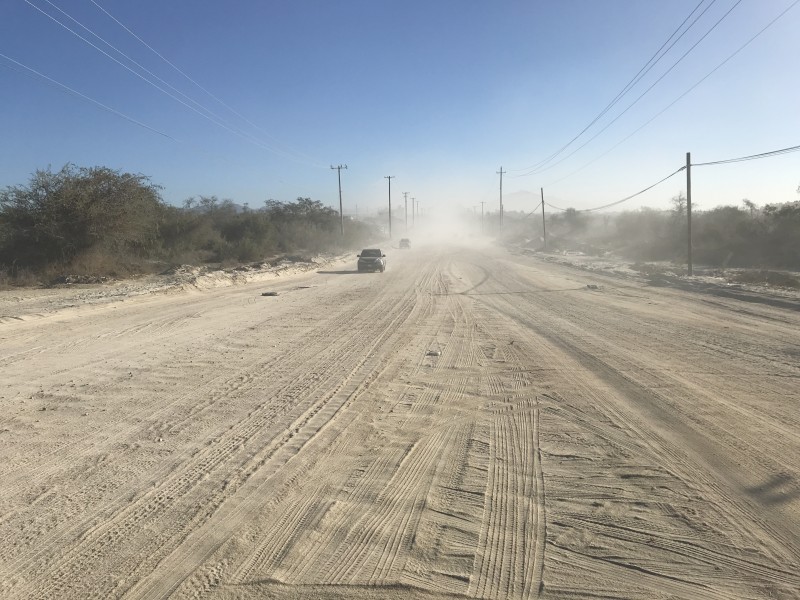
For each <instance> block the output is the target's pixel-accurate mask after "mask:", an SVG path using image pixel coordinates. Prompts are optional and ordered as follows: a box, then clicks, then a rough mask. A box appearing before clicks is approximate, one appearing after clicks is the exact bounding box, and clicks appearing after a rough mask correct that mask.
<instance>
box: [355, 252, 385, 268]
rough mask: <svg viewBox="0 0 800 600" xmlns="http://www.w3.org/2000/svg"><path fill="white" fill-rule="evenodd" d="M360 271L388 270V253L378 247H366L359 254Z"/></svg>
mask: <svg viewBox="0 0 800 600" xmlns="http://www.w3.org/2000/svg"><path fill="white" fill-rule="evenodd" d="M358 270H359V271H373V272H374V271H380V272H381V273H383V272H384V271H385V270H386V255H385V254H384V253H383V252H381V251H380V249H378V248H364V249H363V250H362V251H361V254H359V255H358Z"/></svg>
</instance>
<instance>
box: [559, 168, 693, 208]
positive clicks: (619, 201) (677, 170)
mask: <svg viewBox="0 0 800 600" xmlns="http://www.w3.org/2000/svg"><path fill="white" fill-rule="evenodd" d="M685 170H686V166H685V165H684V166H682V167H681V168H680V169H676V170H675V171H673V172H672V173H670V174H669V175H667V176H666V177H664V178H662V179H659V180H658V181H656V182H655V183H654V184H652V185H648V186H647V187H646V188H644V189H643V190H639V191H638V192H636V193H635V194H631V195H630V196H625V197H624V198H622V199H620V200H616V201H614V202H609V203H608V204H603V205H602V206H595V207H593V208H581V209H575V212H594V211H596V210H603V209H604V208H611V207H612V206H616V205H617V204H622V203H623V202H627V201H628V200H632V199H633V198H636V196H641V195H642V194H644V193H645V192H648V191H650V190H652V189H653V188H654V187H656V186H657V185H659V184H661V183H664V182H665V181H666V180H667V179H670V178H671V177H674V176H675V175H677V174H678V173H680V172H681V171H685ZM545 204H546V205H547V206H549V207H550V208H554V209H556V210H563V211H566V210H569V209H568V208H561V207H560V206H555V205H553V204H550V203H549V202H545Z"/></svg>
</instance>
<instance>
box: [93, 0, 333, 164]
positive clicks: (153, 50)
mask: <svg viewBox="0 0 800 600" xmlns="http://www.w3.org/2000/svg"><path fill="white" fill-rule="evenodd" d="M89 1H90V2H91V3H92V4H94V5H95V6H96V7H97V8H98V9H99V10H101V11H102V12H103V13H104V14H105V15H106V16H108V18H109V19H111V20H112V21H114V22H115V23H116V24H117V25H119V26H120V27H122V29H124V30H125V31H127V32H128V33H129V34H130V35H131V36H133V37H134V38H135V39H136V40H137V41H138V42H140V43H141V44H142V45H143V46H144V47H145V48H147V49H148V50H150V51H151V52H152V53H153V54H155V55H156V56H157V57H158V58H160V59H161V60H162V61H164V62H165V63H167V64H168V65H169V66H170V67H172V68H173V69H174V70H175V71H177V72H178V73H180V74H181V75H182V76H183V77H185V78H186V79H187V80H188V81H189V82H191V83H192V84H193V85H195V86H196V87H197V88H198V89H200V90H201V91H203V92H205V93H206V94H207V95H208V96H210V97H211V98H213V99H214V100H215V101H217V102H218V103H219V104H220V105H222V106H224V107H225V108H226V109H228V110H229V111H230V112H231V113H233V114H234V115H236V116H237V117H239V118H240V119H242V120H243V121H244V122H245V123H247V124H248V125H250V126H251V127H253V128H254V129H257V130H258V131H260V132H261V133H263V134H264V135H265V136H267V137H268V138H270V139H271V140H272V141H274V142H276V143H278V144H283V143H282V142H281V141H280V140H278V139H277V138H276V137H275V136H273V135H272V134H270V133H269V132H268V131H266V130H265V129H263V128H262V127H260V126H259V125H257V124H256V123H254V122H253V121H251V120H250V119H248V118H247V117H246V116H244V115H243V114H241V113H240V112H238V111H237V110H236V109H234V108H233V107H232V106H230V105H229V104H227V103H226V102H224V101H223V100H222V99H220V98H219V97H218V96H216V95H214V94H213V93H211V92H210V91H209V90H207V89H206V88H204V87H203V86H202V85H200V84H199V83H197V81H195V80H194V79H192V78H191V77H190V76H189V75H188V74H187V73H186V72H185V71H183V70H181V69H180V68H179V67H178V66H177V65H175V64H174V63H173V62H171V61H170V60H169V59H167V58H166V57H165V56H164V55H163V54H161V53H160V52H159V51H158V50H156V49H155V48H153V47H152V46H151V45H150V44H148V43H147V42H146V41H144V40H143V39H142V38H141V37H139V36H138V35H136V33H134V32H133V31H132V30H131V29H130V28H128V27H127V26H126V25H125V24H124V23H122V22H121V21H120V20H119V19H117V18H116V17H115V16H114V15H112V14H111V13H110V12H108V11H107V10H106V9H105V8H103V7H102V6H100V5H99V4H98V3H97V2H95V0H89ZM283 145H284V146H286V148H287V149H288V150H289V151H290V153H292V154H296V155H297V156H298V157H303V158H306V159H307V160H309V161H310V163H312V164H313V166H316V167H319V168H323V169H324V168H325V165H323V164H322V163H321V162H320V161H318V160H316V159H315V158H313V157H311V156H309V155H307V154H305V153H303V152H299V151H297V150H292V149H291V148H289V147H288V146H287V145H286V144H283Z"/></svg>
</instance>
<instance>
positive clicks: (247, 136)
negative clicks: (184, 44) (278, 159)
mask: <svg viewBox="0 0 800 600" xmlns="http://www.w3.org/2000/svg"><path fill="white" fill-rule="evenodd" d="M45 1H46V2H48V3H49V4H51V5H53V6H55V5H54V4H53V3H52V2H50V0H45ZM24 2H25V3H26V4H28V5H30V6H31V7H33V8H34V9H36V10H37V11H39V12H40V13H42V14H43V15H44V16H46V17H47V18H48V19H50V20H52V21H54V22H55V23H57V24H58V25H60V26H61V27H63V28H64V29H66V30H67V31H69V32H70V33H71V34H73V35H74V36H75V37H77V38H78V39H80V40H82V41H83V42H85V43H86V44H88V45H89V46H91V47H92V48H94V49H95V50H97V51H98V52H100V53H102V54H104V55H105V56H106V57H108V58H110V59H111V60H112V61H114V62H115V63H117V64H118V65H120V66H121V67H123V68H124V69H125V70H127V71H129V72H131V73H133V74H134V75H135V76H136V77H138V78H139V79H141V80H142V81H144V82H145V83H147V84H149V85H151V86H153V87H154V88H156V89H157V90H158V91H160V92H161V93H163V94H166V95H167V96H169V97H170V98H172V99H173V100H175V101H176V102H178V103H180V104H182V105H183V106H185V107H186V108H188V109H190V110H191V111H193V112H195V113H197V114H198V115H200V116H201V117H203V118H204V119H207V120H209V121H211V122H212V123H214V124H215V125H217V126H219V127H222V128H223V129H226V130H227V131H229V132H231V133H233V134H234V135H237V136H239V137H241V138H243V139H246V140H248V141H249V142H251V143H253V144H255V145H256V146H258V147H260V148H262V149H263V150H267V151H268V152H272V153H274V154H278V155H281V156H284V157H285V158H290V159H294V158H293V157H292V156H290V155H289V154H287V153H286V152H283V151H280V150H277V149H275V148H272V147H271V146H268V145H266V144H264V143H262V142H261V141H259V140H258V139H257V138H255V137H253V136H252V135H250V134H247V133H244V132H242V131H240V130H238V129H236V128H233V127H230V126H229V125H227V124H226V123H224V122H223V121H221V120H220V119H219V118H218V117H216V116H210V115H208V114H206V113H205V112H202V111H201V110H199V109H198V108H196V107H194V106H192V105H191V104H189V103H187V102H185V101H184V100H182V99H181V98H179V97H178V96H176V95H175V94H173V93H171V92H169V91H168V90H166V89H164V88H163V87H161V86H160V85H158V84H156V83H154V82H153V81H151V80H150V79H148V78H147V77H145V76H143V75H142V74H141V73H138V72H137V71H135V70H133V69H132V68H130V67H129V66H128V65H126V64H125V63H123V62H121V61H120V60H118V59H117V58H115V57H113V56H112V55H110V54H109V53H108V52H106V51H105V50H103V49H102V48H100V47H99V46H97V45H96V44H94V43H92V42H91V41H89V40H88V39H86V38H85V37H84V36H82V35H81V34H79V33H78V32H77V31H75V30H74V29H72V28H71V27H69V26H68V25H65V24H64V23H62V22H61V21H59V20H58V19H56V18H55V17H53V16H52V15H50V14H48V13H47V12H45V11H44V10H42V9H41V8H39V7H38V6H36V5H35V4H33V3H32V2H31V1H30V0H24ZM56 8H58V7H56ZM58 10H61V9H58ZM61 12H64V11H61ZM64 14H66V13H64ZM67 16H68V17H69V15H67ZM70 18H72V17H70ZM73 20H75V19H73ZM76 22H77V21H76ZM78 24H79V25H80V23H78ZM81 26H82V27H83V25H81ZM86 29H87V30H88V28H86ZM90 33H92V34H93V35H96V34H94V33H93V32H91V31H90ZM96 37H98V38H99V39H102V38H100V37H99V36H96ZM103 42H104V43H106V44H107V43H108V42H105V40H103ZM109 45H110V44H109ZM111 47H112V48H113V46H111ZM114 49H115V50H116V48H114ZM117 52H119V51H118V50H117ZM120 54H123V53H122V52H120ZM123 56H125V55H124V54H123ZM126 58H127V56H126ZM129 60H130V59H129ZM132 62H135V61H132ZM135 64H136V63H135ZM179 93H180V92H179ZM182 95H183V94H182ZM190 100H191V99H190ZM192 102H194V101H193V100H192ZM195 104H198V103H196V102H195ZM205 110H207V109H205ZM212 115H213V113H212ZM295 160H296V159H295Z"/></svg>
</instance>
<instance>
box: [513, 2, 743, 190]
mask: <svg viewBox="0 0 800 600" xmlns="http://www.w3.org/2000/svg"><path fill="white" fill-rule="evenodd" d="M741 3H742V0H737V2H736V3H735V4H734V5H733V6H731V8H729V9H728V11H727V12H726V13H725V14H724V15H722V17H720V18H719V20H718V21H717V22H716V23H714V25H712V26H711V28H710V29H709V30H708V31H706V32H705V33H704V34H703V36H702V37H701V38H700V39H699V40H697V41H696V42H695V43H694V44H693V45H692V46H691V47H690V48H689V49H688V50H687V51H686V52H684V53H683V54H682V55H681V57H680V58H679V59H678V60H676V61H675V62H674V63H673V64H672V66H670V67H669V69H667V70H666V71H665V72H664V73H663V74H662V75H661V77H659V78H658V79H656V80H655V81H654V82H653V83H652V84H651V85H650V87H648V88H647V89H646V90H645V91H644V92H642V93H641V94H639V96H638V97H637V98H636V100H634V101H633V102H631V103H630V104H629V105H628V106H627V107H626V108H625V110H623V111H622V112H621V113H619V114H618V115H617V116H616V117H614V118H613V119H612V120H611V121H609V122H608V123H607V124H606V125H605V126H604V127H603V128H602V129H601V130H600V131H598V132H597V133H595V134H594V135H593V136H592V137H590V138H589V139H588V140H586V141H585V142H584V143H583V144H581V145H580V146H578V147H577V148H576V149H575V150H573V151H572V152H570V153H569V154H567V155H566V156H564V157H563V158H561V159H560V160H558V161H556V162H554V163H552V164H551V165H549V166H546V167H542V168H540V169H531V170H529V171H528V172H527V173H523V174H521V175H517V177H527V176H529V175H536V174H538V173H542V172H544V171H548V170H550V169H552V168H553V167H555V166H557V165H560V164H561V163H563V162H564V161H565V160H567V159H568V158H570V157H572V156H574V155H575V154H576V153H577V152H579V151H580V150H582V149H583V148H585V147H586V146H587V145H588V144H589V143H591V142H592V141H594V140H595V139H597V137H598V136H600V134H602V133H603V132H605V131H606V130H607V129H608V128H609V127H611V126H612V125H613V124H614V123H616V122H617V121H618V120H619V119H620V117H622V116H623V115H624V114H625V113H627V112H628V111H629V110H630V109H631V108H633V107H634V106H635V105H636V104H637V103H638V102H639V100H641V99H642V98H644V97H645V96H646V95H647V94H648V93H649V92H650V90H652V89H653V88H654V87H655V86H656V85H658V84H659V83H660V82H661V80H662V79H664V77H666V76H667V75H669V73H670V72H672V70H673V69H674V68H675V67H677V66H678V64H680V62H681V61H682V60H683V59H684V58H686V57H687V56H688V55H689V53H690V52H692V50H694V49H695V48H696V47H697V46H698V45H699V44H700V43H701V42H702V41H703V40H704V39H705V38H706V37H708V35H709V34H710V33H711V32H712V31H714V30H715V29H716V28H717V27H718V26H719V25H720V23H722V21H724V20H725V18H727V16H728V15H730V14H731V12H732V11H733V9H735V8H736V7H737V6H739V4H741Z"/></svg>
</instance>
